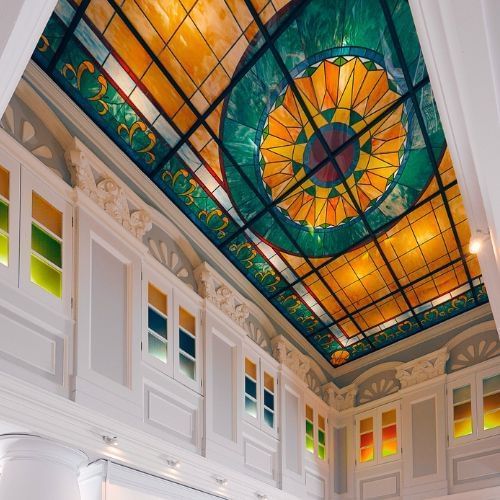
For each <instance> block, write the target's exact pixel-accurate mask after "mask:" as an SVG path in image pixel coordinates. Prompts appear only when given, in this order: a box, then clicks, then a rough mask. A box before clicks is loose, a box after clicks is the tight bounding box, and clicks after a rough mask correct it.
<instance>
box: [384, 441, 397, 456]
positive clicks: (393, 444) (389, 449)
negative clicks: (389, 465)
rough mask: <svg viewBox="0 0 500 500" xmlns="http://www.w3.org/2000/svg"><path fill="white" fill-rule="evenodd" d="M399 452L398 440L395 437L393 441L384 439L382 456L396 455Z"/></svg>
mask: <svg viewBox="0 0 500 500" xmlns="http://www.w3.org/2000/svg"><path fill="white" fill-rule="evenodd" d="M397 452H398V442H397V440H395V439H393V440H392V441H384V443H383V444H382V456H383V457H387V456H390V455H395V454H396V453H397Z"/></svg>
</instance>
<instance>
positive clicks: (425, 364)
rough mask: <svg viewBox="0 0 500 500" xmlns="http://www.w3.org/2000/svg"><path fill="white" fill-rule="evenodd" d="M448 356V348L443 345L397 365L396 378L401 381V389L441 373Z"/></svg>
mask: <svg viewBox="0 0 500 500" xmlns="http://www.w3.org/2000/svg"><path fill="white" fill-rule="evenodd" d="M449 356H450V354H449V352H448V348H447V347H446V346H445V347H443V348H441V349H438V350H437V351H434V352H432V353H430V354H426V355H425V356H422V357H420V358H417V359H414V360H412V361H410V362H408V363H405V364H404V365H401V366H399V367H398V369H397V371H396V378H397V379H398V380H399V382H400V383H401V389H404V388H405V387H410V386H412V385H415V384H419V383H421V382H425V381H426V380H430V379H432V378H435V377H438V376H439V375H443V374H444V372H445V368H446V362H447V361H448V358H449Z"/></svg>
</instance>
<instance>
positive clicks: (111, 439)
mask: <svg viewBox="0 0 500 500" xmlns="http://www.w3.org/2000/svg"><path fill="white" fill-rule="evenodd" d="M102 440H103V441H104V442H105V443H106V444H107V445H109V446H118V436H108V435H106V434H105V435H103V436H102Z"/></svg>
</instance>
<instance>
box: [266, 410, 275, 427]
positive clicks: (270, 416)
mask: <svg viewBox="0 0 500 500" xmlns="http://www.w3.org/2000/svg"><path fill="white" fill-rule="evenodd" d="M264 422H265V423H266V424H267V425H268V426H269V427H271V428H274V413H273V412H272V411H269V410H268V409H267V408H264Z"/></svg>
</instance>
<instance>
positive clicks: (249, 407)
mask: <svg viewBox="0 0 500 500" xmlns="http://www.w3.org/2000/svg"><path fill="white" fill-rule="evenodd" d="M245 411H246V412H247V413H248V414H249V415H251V416H252V417H254V418H257V402H256V401H254V400H253V399H250V398H249V397H245Z"/></svg>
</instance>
